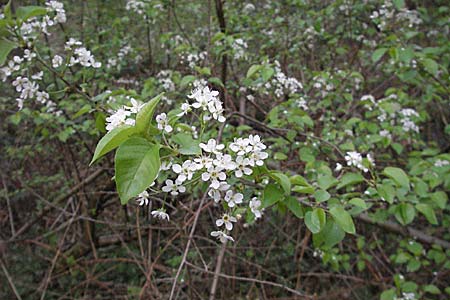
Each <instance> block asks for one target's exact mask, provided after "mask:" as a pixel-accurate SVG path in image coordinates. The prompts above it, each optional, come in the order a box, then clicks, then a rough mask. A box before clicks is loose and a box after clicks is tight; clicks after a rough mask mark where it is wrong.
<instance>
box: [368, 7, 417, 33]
mask: <svg viewBox="0 0 450 300" xmlns="http://www.w3.org/2000/svg"><path fill="white" fill-rule="evenodd" d="M370 18H371V19H372V20H373V21H374V22H375V23H376V24H377V27H378V29H380V30H381V31H383V30H385V29H386V27H387V26H388V25H389V23H390V22H393V21H394V20H396V21H405V22H407V23H408V27H410V28H411V27H414V26H417V25H420V24H422V20H421V19H420V16H419V13H418V12H417V11H416V10H409V9H406V8H402V9H400V10H399V12H397V11H396V9H395V7H394V4H393V2H392V1H391V0H387V1H385V2H384V4H383V5H382V6H381V7H380V8H379V9H377V10H374V11H373V12H372V14H371V15H370Z"/></svg>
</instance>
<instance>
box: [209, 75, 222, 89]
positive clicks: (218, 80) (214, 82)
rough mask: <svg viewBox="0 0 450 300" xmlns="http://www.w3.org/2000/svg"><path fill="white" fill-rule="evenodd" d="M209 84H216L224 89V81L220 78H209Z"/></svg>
mask: <svg viewBox="0 0 450 300" xmlns="http://www.w3.org/2000/svg"><path fill="white" fill-rule="evenodd" d="M208 82H210V83H212V84H215V85H217V86H220V87H224V85H223V82H222V80H220V78H219V77H210V78H208Z"/></svg>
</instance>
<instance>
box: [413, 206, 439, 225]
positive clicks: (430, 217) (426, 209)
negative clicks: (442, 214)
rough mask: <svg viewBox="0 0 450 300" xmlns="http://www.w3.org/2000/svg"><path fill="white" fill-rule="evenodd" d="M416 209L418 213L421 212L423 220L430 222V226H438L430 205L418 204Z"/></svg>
mask: <svg viewBox="0 0 450 300" xmlns="http://www.w3.org/2000/svg"><path fill="white" fill-rule="evenodd" d="M416 209H417V210H418V211H419V212H421V213H422V214H423V215H424V216H425V218H427V221H428V222H430V224H433V225H437V224H438V220H437V219H436V215H435V214H434V210H433V208H432V207H431V206H430V205H428V204H423V203H419V204H416Z"/></svg>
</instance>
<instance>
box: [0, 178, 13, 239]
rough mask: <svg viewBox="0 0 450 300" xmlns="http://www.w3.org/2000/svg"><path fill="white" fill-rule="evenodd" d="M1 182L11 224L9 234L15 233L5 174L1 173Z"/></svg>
mask: <svg viewBox="0 0 450 300" xmlns="http://www.w3.org/2000/svg"><path fill="white" fill-rule="evenodd" d="M2 182H3V187H4V189H5V199H6V206H7V207H8V215H9V224H10V226H11V235H15V234H16V229H15V228H14V219H13V213H12V209H11V201H10V199H9V191H8V186H7V185H6V180H5V176H3V175H2Z"/></svg>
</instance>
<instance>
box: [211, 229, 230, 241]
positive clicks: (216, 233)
mask: <svg viewBox="0 0 450 300" xmlns="http://www.w3.org/2000/svg"><path fill="white" fill-rule="evenodd" d="M211 236H213V237H217V238H218V239H219V240H220V242H221V243H226V242H227V241H232V242H234V239H233V238H232V237H231V236H229V235H227V234H226V233H225V232H223V231H212V232H211Z"/></svg>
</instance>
